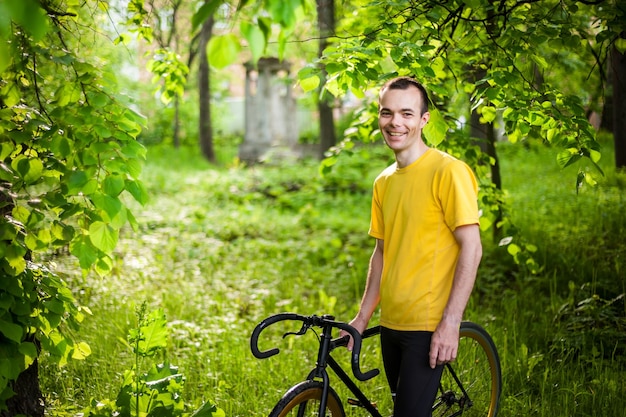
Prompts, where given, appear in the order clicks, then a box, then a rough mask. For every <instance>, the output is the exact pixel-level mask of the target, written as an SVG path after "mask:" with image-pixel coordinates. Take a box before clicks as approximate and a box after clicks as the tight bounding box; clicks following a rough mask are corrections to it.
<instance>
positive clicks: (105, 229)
mask: <svg viewBox="0 0 626 417" xmlns="http://www.w3.org/2000/svg"><path fill="white" fill-rule="evenodd" d="M118 237H119V232H118V231H117V230H116V229H114V228H113V227H111V226H110V225H108V224H106V223H104V222H93V223H92V224H91V225H90V226H89V240H90V241H91V243H92V244H93V246H94V247H96V248H97V249H100V250H101V251H102V252H104V253H111V252H112V251H113V249H115V245H117V240H118Z"/></svg>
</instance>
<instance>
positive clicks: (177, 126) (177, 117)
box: [172, 95, 180, 149]
mask: <svg viewBox="0 0 626 417" xmlns="http://www.w3.org/2000/svg"><path fill="white" fill-rule="evenodd" d="M173 124H174V132H173V133H172V140H173V141H174V148H176V149H178V148H179V147H180V98H179V97H178V95H177V96H176V97H174V121H173Z"/></svg>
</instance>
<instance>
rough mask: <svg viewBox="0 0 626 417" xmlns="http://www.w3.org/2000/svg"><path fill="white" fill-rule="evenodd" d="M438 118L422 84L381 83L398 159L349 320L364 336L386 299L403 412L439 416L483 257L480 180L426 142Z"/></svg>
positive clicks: (385, 338) (382, 190)
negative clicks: (444, 380) (446, 368)
mask: <svg viewBox="0 0 626 417" xmlns="http://www.w3.org/2000/svg"><path fill="white" fill-rule="evenodd" d="M429 117H430V113H429V112H428V96H427V93H426V90H425V89H424V87H423V86H422V85H421V84H420V83H419V82H417V81H416V80H414V79H412V78H408V77H400V78H396V79H393V80H391V81H389V82H387V83H386V84H385V85H384V86H383V87H382V89H381V91H380V95H379V115H378V123H379V127H380V131H381V133H382V135H383V138H384V140H385V143H386V144H387V146H388V147H389V148H390V149H391V150H392V151H393V152H394V155H395V159H396V162H395V163H394V164H392V165H391V166H389V167H388V168H386V169H385V170H384V171H383V172H382V173H381V174H380V175H379V176H378V177H377V178H376V180H375V182H374V192H373V199H372V218H371V224H370V230H369V234H370V235H371V236H372V237H374V238H375V239H376V244H375V247H374V252H373V254H372V256H371V258H370V264H369V271H368V275H367V282H366V286H365V291H364V294H363V298H362V300H361V304H360V308H359V312H358V314H357V315H356V317H355V318H354V319H353V320H352V321H351V322H350V324H351V325H352V326H354V327H355V328H356V329H357V330H358V331H359V332H363V330H365V328H366V327H367V326H368V322H369V320H370V318H371V316H372V314H373V313H374V310H375V309H376V307H377V306H378V305H379V304H380V325H381V348H382V355H383V363H384V366H385V372H386V374H387V379H388V382H389V386H390V388H391V392H392V395H394V398H395V400H394V417H416V416H424V417H426V416H430V415H431V407H432V404H433V401H434V398H435V395H436V393H437V388H438V384H439V380H440V379H441V373H442V370H443V364H445V363H446V362H449V361H453V360H454V359H455V358H456V354H457V348H458V342H459V328H460V324H461V320H462V317H463V312H464V310H465V307H466V305H467V302H468V299H469V297H470V294H471V292H472V288H473V286H474V281H475V279H476V271H477V268H478V264H479V263H480V258H481V256H482V246H481V242H480V234H479V228H478V207H477V184H476V179H475V177H474V174H473V173H472V171H471V169H470V168H469V167H468V166H467V165H466V164H465V163H464V162H462V161H459V160H457V159H455V158H453V157H452V156H450V155H448V154H446V153H444V152H441V151H438V150H435V149H431V148H429V147H428V146H427V145H426V144H425V143H424V141H423V140H422V128H423V127H424V126H425V125H426V123H427V122H428V119H429ZM348 348H349V349H352V340H351V341H350V343H349V345H348Z"/></svg>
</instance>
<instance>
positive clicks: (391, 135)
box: [378, 86, 430, 153]
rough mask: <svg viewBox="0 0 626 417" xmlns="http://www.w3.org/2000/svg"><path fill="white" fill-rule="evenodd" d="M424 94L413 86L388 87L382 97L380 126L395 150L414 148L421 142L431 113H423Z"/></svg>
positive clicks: (379, 114)
mask: <svg viewBox="0 0 626 417" xmlns="http://www.w3.org/2000/svg"><path fill="white" fill-rule="evenodd" d="M421 109H422V95H421V94H420V91H419V90H418V89H417V88H416V87H413V86H410V87H409V88H407V89H406V90H395V89H394V90H392V89H387V90H386V91H385V92H383V94H382V96H381V97H380V103H379V110H378V126H379V127H380V131H381V132H382V135H383V138H384V139H385V143H386V144H387V146H389V148H391V149H392V150H393V151H394V152H396V153H397V152H401V151H403V150H405V149H408V148H412V147H413V146H415V145H417V144H418V143H420V142H421V139H422V128H423V127H424V125H426V123H427V122H428V119H429V117H430V113H428V112H426V113H424V114H421Z"/></svg>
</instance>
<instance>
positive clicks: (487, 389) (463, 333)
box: [250, 313, 502, 417]
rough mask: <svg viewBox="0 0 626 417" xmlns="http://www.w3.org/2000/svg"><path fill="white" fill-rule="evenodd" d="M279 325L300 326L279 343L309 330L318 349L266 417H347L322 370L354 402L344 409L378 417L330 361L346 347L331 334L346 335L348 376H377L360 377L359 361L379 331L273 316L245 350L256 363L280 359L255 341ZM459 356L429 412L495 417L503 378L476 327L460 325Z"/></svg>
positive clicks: (329, 319)
mask: <svg viewBox="0 0 626 417" xmlns="http://www.w3.org/2000/svg"><path fill="white" fill-rule="evenodd" d="M281 321H301V322H302V327H301V328H300V330H299V331H298V332H287V333H285V334H284V335H283V338H285V337H287V336H289V335H295V336H301V335H304V334H306V333H307V332H308V331H309V330H312V329H313V331H314V332H315V334H316V335H317V337H318V341H319V348H318V352H317V362H316V365H315V367H314V368H313V370H311V371H310V372H309V374H308V376H307V378H306V379H305V380H304V381H302V382H300V383H298V384H296V385H294V386H293V387H291V388H290V389H289V390H288V391H287V392H286V393H285V394H284V395H283V397H282V398H281V399H280V400H279V401H278V403H277V404H276V406H275V407H274V408H273V410H272V411H271V413H270V414H269V415H270V417H286V416H291V415H297V416H298V417H304V416H309V415H315V416H318V417H325V416H326V415H327V414H330V415H331V416H332V417H344V416H345V415H346V414H345V410H344V407H343V403H342V401H341V399H340V397H339V395H338V394H337V392H336V391H335V389H334V388H333V387H332V386H331V384H330V377H329V374H328V371H327V368H330V369H332V370H333V371H334V373H335V375H336V376H337V377H338V378H339V380H341V382H343V384H344V385H345V386H346V387H347V388H348V389H349V390H350V392H351V393H352V394H353V395H354V396H355V397H356V398H349V399H348V401H347V403H348V404H349V405H351V406H355V407H360V408H363V409H364V410H366V411H367V412H368V413H369V414H370V415H371V416H372V417H382V414H381V412H380V411H379V410H378V408H377V406H376V404H375V403H374V402H372V401H371V400H370V399H369V398H368V397H367V395H366V394H365V393H363V391H362V390H361V389H360V388H359V386H358V385H357V383H356V382H355V381H354V380H353V379H352V378H351V377H350V376H349V375H348V373H347V372H346V371H345V370H344V369H343V368H342V367H341V365H340V364H339V362H337V360H336V359H335V358H334V357H333V356H332V355H331V352H332V351H333V350H335V349H336V348H338V347H341V346H346V345H347V342H348V337H347V336H345V337H343V338H335V339H333V338H332V332H333V329H339V330H345V331H347V332H348V333H349V334H350V335H351V336H352V338H353V339H354V347H353V350H352V353H351V368H352V373H353V374H354V376H355V377H356V379H358V380H359V381H366V380H368V379H371V378H373V377H375V376H376V375H378V374H379V370H378V369H371V370H369V371H366V372H363V371H362V370H361V366H360V359H359V357H360V352H361V346H362V340H363V339H367V338H369V337H372V336H374V335H377V334H379V333H380V327H379V326H375V327H371V328H369V329H367V330H365V332H363V335H360V334H359V333H358V332H357V330H356V329H355V328H354V327H352V326H350V325H349V324H347V323H343V322H339V321H335V319H334V317H333V316H331V315H324V316H317V315H311V316H304V315H300V314H296V313H279V314H275V315H272V316H270V317H267V318H266V319H264V320H263V321H261V322H260V323H259V324H258V325H257V326H256V327H255V328H254V330H253V332H252V336H251V338H250V348H251V350H252V353H253V355H254V356H255V357H256V358H258V359H265V358H269V357H271V356H274V355H276V354H278V353H279V349H278V348H272V349H269V350H266V351H261V350H259V346H258V341H259V336H260V334H261V332H262V331H263V330H265V329H266V328H268V327H269V326H270V325H272V324H275V323H278V322H281ZM315 328H321V329H322V333H321V335H319V334H318V333H317V332H316V331H315ZM458 352H459V353H458V355H457V358H456V360H455V361H454V362H453V363H448V364H446V365H445V369H444V373H443V376H442V378H441V383H440V385H439V392H438V394H437V398H436V399H435V402H434V404H433V408H432V409H433V416H437V417H454V416H460V415H463V416H480V417H495V416H496V414H497V412H498V404H499V399H500V393H501V388H502V376H501V368H500V359H499V357H498V352H497V350H496V346H495V344H494V342H493V340H492V338H491V336H490V335H489V333H487V331H486V330H485V329H484V328H483V327H481V326H480V325H478V324H476V323H472V322H467V321H466V322H463V323H462V324H461V330H460V342H459V351H458Z"/></svg>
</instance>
